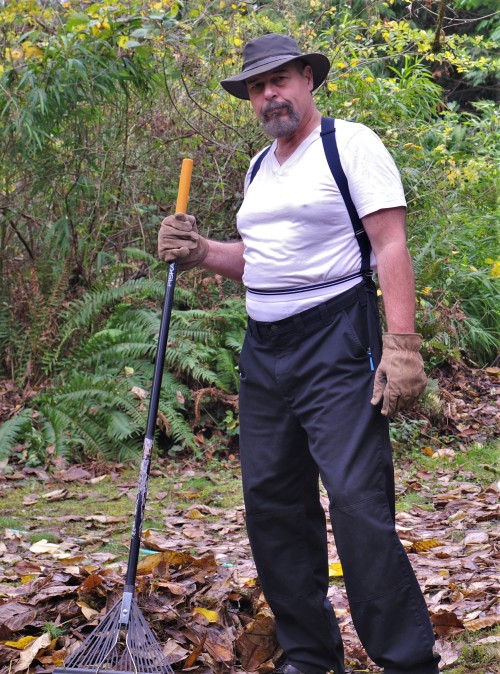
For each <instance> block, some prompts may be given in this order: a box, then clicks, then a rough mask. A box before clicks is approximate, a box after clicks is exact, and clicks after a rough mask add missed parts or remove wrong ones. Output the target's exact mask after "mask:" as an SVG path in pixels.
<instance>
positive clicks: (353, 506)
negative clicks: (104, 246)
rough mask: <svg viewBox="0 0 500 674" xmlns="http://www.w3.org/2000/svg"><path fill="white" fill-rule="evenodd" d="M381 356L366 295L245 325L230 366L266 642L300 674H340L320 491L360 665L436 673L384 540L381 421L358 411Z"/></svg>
mask: <svg viewBox="0 0 500 674" xmlns="http://www.w3.org/2000/svg"><path fill="white" fill-rule="evenodd" d="M368 347H370V348H371V352H372V357H373V361H374V364H373V365H371V362H370V357H369V354H368ZM380 355H381V331H380V321H379V317H378V309H377V305H376V296H375V292H374V286H373V284H372V282H371V281H367V282H366V283H364V282H363V283H362V284H360V285H358V286H355V287H354V288H351V289H350V290H348V291H346V292H344V293H342V294H341V295H339V296H337V297H335V298H333V299H331V300H329V301H327V302H325V303H323V304H322V305H320V306H318V307H315V308H313V309H309V310H307V311H304V312H302V313H299V314H296V315H295V316H293V317H291V318H289V319H284V320H282V321H277V322H276V323H274V324H273V323H258V322H255V321H253V320H251V319H250V320H249V324H248V330H247V334H246V337H245V342H244V346H243V350H242V354H241V361H240V379H241V386H240V455H241V465H242V475H243V490H244V498H245V506H246V518H247V529H248V535H249V539H250V544H251V548H252V553H253V557H254V560H255V564H256V567H257V572H258V575H259V579H260V582H261V585H262V589H263V591H264V595H265V597H266V600H267V601H268V603H269V605H270V607H271V609H272V610H273V613H274V616H275V619H276V629H277V637H278V641H279V643H280V645H281V647H282V648H283V650H284V651H285V655H286V658H287V661H288V662H290V663H291V664H293V665H295V666H296V667H298V668H299V669H300V670H301V671H303V672H304V673H305V674H324V673H325V672H326V671H327V670H334V672H335V674H343V672H344V652H343V646H342V640H341V636H340V631H339V628H338V625H337V621H336V618H335V615H334V612H333V610H332V607H331V604H330V602H329V601H328V599H327V591H328V555H327V536H326V522H325V515H324V511H323V508H322V507H321V504H320V500H319V484H318V483H319V477H321V481H322V483H323V485H324V487H325V489H326V491H327V493H328V498H329V503H330V516H331V522H332V528H333V533H334V537H335V542H336V546H337V551H338V554H339V557H340V560H341V563H342V568H343V573H344V580H345V586H346V591H347V596H348V599H349V605H350V610H351V614H352V619H353V622H354V626H355V628H356V630H357V633H358V635H359V638H360V639H361V642H362V643H363V646H364V647H365V649H366V651H367V653H368V655H369V656H370V657H371V658H372V660H373V661H374V662H375V663H376V664H377V665H379V666H381V667H384V668H385V672H386V674H410V673H411V674H436V673H437V671H438V667H437V661H438V659H439V657H438V656H437V655H435V654H433V645H434V636H433V631H432V628H431V625H430V621H429V615H428V611H427V608H426V605H425V601H424V598H423V595H422V593H421V591H420V588H419V586H418V583H417V580H416V578H415V575H414V573H413V570H412V568H411V566H410V563H409V561H408V558H407V556H406V553H405V551H404V549H403V547H402V545H401V543H400V541H399V538H398V536H397V533H396V531H395V526H394V525H395V502H394V470H393V465H392V456H391V447H390V443H389V434H388V424H387V420H386V418H385V417H383V416H382V415H381V414H380V407H374V406H373V405H371V403H370V398H371V395H372V389H373V377H374V368H376V366H377V364H378V362H379V361H380Z"/></svg>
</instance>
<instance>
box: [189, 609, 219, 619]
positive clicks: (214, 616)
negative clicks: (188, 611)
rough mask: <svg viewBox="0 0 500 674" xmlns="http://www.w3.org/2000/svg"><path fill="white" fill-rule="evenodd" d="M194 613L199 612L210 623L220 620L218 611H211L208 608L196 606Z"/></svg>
mask: <svg viewBox="0 0 500 674" xmlns="http://www.w3.org/2000/svg"><path fill="white" fill-rule="evenodd" d="M193 613H198V614H200V615H202V616H203V617H204V618H206V619H207V620H208V622H209V623H216V622H217V621H218V620H219V614H218V613H217V611H210V610H209V609H207V608H200V607H196V608H195V609H194V610H193Z"/></svg>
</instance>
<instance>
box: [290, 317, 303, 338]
mask: <svg viewBox="0 0 500 674" xmlns="http://www.w3.org/2000/svg"><path fill="white" fill-rule="evenodd" d="M292 319H293V325H294V326H295V330H296V331H297V332H299V333H303V332H304V321H303V319H302V316H301V315H300V314H295V315H294V316H292Z"/></svg>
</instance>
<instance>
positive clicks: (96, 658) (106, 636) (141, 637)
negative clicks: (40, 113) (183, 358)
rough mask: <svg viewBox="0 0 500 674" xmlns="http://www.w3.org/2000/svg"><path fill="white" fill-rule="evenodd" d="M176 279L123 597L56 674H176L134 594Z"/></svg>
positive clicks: (170, 283) (184, 174) (166, 314)
mask: <svg viewBox="0 0 500 674" xmlns="http://www.w3.org/2000/svg"><path fill="white" fill-rule="evenodd" d="M192 170H193V161H192V160H191V159H184V160H183V162H182V168H181V175H180V180H179V191H178V194H177V205H176V213H179V212H181V211H182V212H184V211H185V210H186V208H187V202H188V195H189V187H190V185H191V174H192ZM176 275H177V262H175V261H174V262H172V263H171V264H170V267H169V270H168V278H167V282H166V287H165V299H164V302H163V311H162V317H161V324H160V332H159V335H158V346H157V350H156V359H155V366H154V373H153V384H152V388H151V398H150V402H149V410H148V419H147V426H146V434H145V438H144V444H143V452H142V460H141V468H140V473H139V485H138V490H137V499H136V504H135V515H134V525H133V528H132V537H131V541H130V551H129V557H128V564H127V574H126V578H125V588H124V592H123V596H122V599H121V601H119V602H117V603H116V604H115V605H114V606H113V607H112V608H111V609H110V610H109V611H108V613H107V614H106V616H105V617H104V619H103V620H102V621H101V622H100V623H99V625H98V626H97V627H96V628H95V629H94V630H93V631H92V632H91V633H90V634H89V635H88V636H87V638H86V639H85V640H84V641H83V642H82V644H81V645H80V647H79V648H78V649H77V650H76V651H75V652H74V653H73V655H71V656H70V658H69V659H68V661H67V662H65V663H64V665H63V666H62V667H58V668H56V669H54V671H53V674H101V672H102V673H103V674H123V673H124V672H127V673H128V674H173V670H172V667H171V666H170V663H169V661H168V659H167V657H166V655H165V654H164V653H163V651H162V649H161V647H160V645H159V644H158V642H157V641H156V638H155V636H154V634H153V633H152V631H151V629H150V628H149V626H148V624H147V622H146V620H145V619H144V616H143V615H142V613H141V610H140V608H139V606H138V605H137V602H136V600H135V597H134V593H135V580H136V575H137V565H138V562H139V551H140V543H141V533H142V524H143V522H144V511H145V507H146V498H147V491H148V482H149V471H150V467H151V454H152V451H153V444H154V432H155V428H156V417H157V415H158V404H159V399H160V389H161V380H162V376H163V367H164V364H165V349H166V346H167V338H168V330H169V326H170V316H171V314H172V306H173V299H174V289H175V279H176Z"/></svg>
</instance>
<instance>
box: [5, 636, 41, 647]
mask: <svg viewBox="0 0 500 674" xmlns="http://www.w3.org/2000/svg"><path fill="white" fill-rule="evenodd" d="M35 639H36V637H29V636H28V637H22V638H21V639H19V640H18V641H4V642H3V643H4V645H5V646H10V647H11V648H17V650H18V651H24V649H25V648H26V646H29V645H30V644H31V643H32V642H33V641H35Z"/></svg>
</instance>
